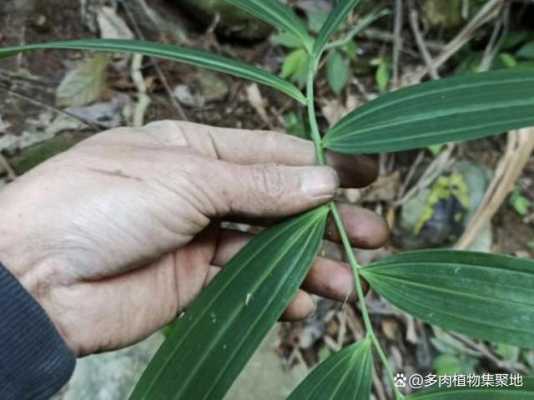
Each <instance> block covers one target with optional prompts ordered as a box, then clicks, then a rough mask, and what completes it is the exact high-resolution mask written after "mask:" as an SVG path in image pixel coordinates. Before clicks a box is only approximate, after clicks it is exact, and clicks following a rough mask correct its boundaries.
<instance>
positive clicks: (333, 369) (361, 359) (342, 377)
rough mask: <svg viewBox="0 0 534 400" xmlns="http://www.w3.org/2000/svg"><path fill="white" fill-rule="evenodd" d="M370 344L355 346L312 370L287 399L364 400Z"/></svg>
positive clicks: (368, 383) (370, 371) (367, 395)
mask: <svg viewBox="0 0 534 400" xmlns="http://www.w3.org/2000/svg"><path fill="white" fill-rule="evenodd" d="M372 374H373V362H372V352H371V341H370V340H369V339H368V338H367V339H365V340H364V341H363V342H358V343H355V344H353V345H351V346H349V347H347V348H345V349H343V350H341V351H339V352H337V353H336V354H334V355H333V356H330V357H329V358H327V359H326V361H324V362H323V363H321V364H320V365H319V366H318V367H317V368H315V369H314V370H313V371H312V372H311V373H310V374H309V375H308V376H307V377H306V379H304V381H302V383H301V384H300V385H299V386H298V387H297V388H296V389H295V391H294V392H293V393H292V394H291V395H290V396H289V398H288V400H351V399H353V400H366V399H369V398H370V396H371V383H372V381H373V378H372Z"/></svg>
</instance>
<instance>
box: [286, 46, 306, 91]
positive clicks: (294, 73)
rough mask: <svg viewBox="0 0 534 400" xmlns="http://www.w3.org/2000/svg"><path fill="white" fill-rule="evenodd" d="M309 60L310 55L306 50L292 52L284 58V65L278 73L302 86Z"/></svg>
mask: <svg viewBox="0 0 534 400" xmlns="http://www.w3.org/2000/svg"><path fill="white" fill-rule="evenodd" d="M309 59H310V55H309V54H308V53H307V52H306V50H304V49H296V50H293V51H292V52H291V53H289V54H288V55H287V56H286V58H285V60H284V63H283V64H282V72H281V73H280V76H281V77H282V78H284V79H290V80H291V81H293V82H296V83H297V84H298V85H301V86H303V85H304V83H305V82H306V76H307V72H308V62H309Z"/></svg>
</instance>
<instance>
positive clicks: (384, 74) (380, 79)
mask: <svg viewBox="0 0 534 400" xmlns="http://www.w3.org/2000/svg"><path fill="white" fill-rule="evenodd" d="M375 79H376V85H377V86H378V90H379V91H380V93H385V92H387V90H388V86H389V81H390V79H391V74H390V72H389V63H388V62H387V61H386V60H384V59H383V58H381V59H379V62H378V68H377V69H376V72H375Z"/></svg>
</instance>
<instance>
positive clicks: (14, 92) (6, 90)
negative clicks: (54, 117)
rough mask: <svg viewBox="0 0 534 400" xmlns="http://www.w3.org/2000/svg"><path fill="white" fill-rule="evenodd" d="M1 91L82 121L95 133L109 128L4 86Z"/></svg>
mask: <svg viewBox="0 0 534 400" xmlns="http://www.w3.org/2000/svg"><path fill="white" fill-rule="evenodd" d="M0 90H4V91H5V92H7V93H9V94H11V95H12V96H15V97H18V98H20V99H22V100H25V101H27V102H28V103H31V104H33V105H35V106H37V107H41V108H45V109H47V110H50V111H53V112H55V113H57V114H61V115H64V116H66V117H70V118H73V119H75V120H77V121H80V122H81V123H82V124H84V125H86V126H87V127H89V128H91V129H93V130H94V131H97V132H98V131H100V130H102V129H106V128H107V127H106V126H104V125H100V124H98V123H96V124H95V123H93V122H91V121H88V120H86V119H84V118H82V117H80V116H78V115H75V114H72V113H70V112H68V111H65V110H61V109H59V108H57V107H54V106H51V105H48V104H46V103H43V102H42V101H39V100H36V99H34V98H32V97H30V96H26V95H25V94H22V93H19V92H17V91H15V90H13V89H10V88H7V87H5V86H4V85H0Z"/></svg>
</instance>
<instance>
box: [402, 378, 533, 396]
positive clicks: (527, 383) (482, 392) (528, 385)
mask: <svg viewBox="0 0 534 400" xmlns="http://www.w3.org/2000/svg"><path fill="white" fill-rule="evenodd" d="M501 375H502V374H501ZM505 375H506V376H509V374H505ZM521 378H522V379H523V381H522V382H514V383H513V384H511V383H510V382H508V379H506V380H505V385H506V386H504V385H503V386H501V387H495V386H496V382H493V385H494V387H489V386H486V387H480V386H482V384H483V383H482V382H480V383H479V387H463V388H451V389H446V388H441V389H437V390H431V391H422V392H419V393H415V394H412V395H410V396H408V398H407V400H532V399H534V380H533V379H532V378H523V377H521ZM490 382H491V381H490ZM466 386H467V384H466Z"/></svg>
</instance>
